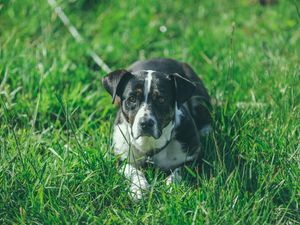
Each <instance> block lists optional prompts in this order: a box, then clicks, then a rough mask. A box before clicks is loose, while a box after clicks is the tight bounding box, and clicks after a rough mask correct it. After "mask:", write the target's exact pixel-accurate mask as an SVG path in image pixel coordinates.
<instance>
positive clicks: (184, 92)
mask: <svg viewBox="0 0 300 225" xmlns="http://www.w3.org/2000/svg"><path fill="white" fill-rule="evenodd" d="M102 83H103V86H104V88H105V89H106V90H107V91H108V93H109V94H110V95H111V96H112V102H113V103H115V104H117V105H118V106H119V111H118V113H117V117H116V120H115V124H114V132H113V148H114V153H115V155H117V156H118V157H119V159H120V160H121V161H124V162H125V164H124V167H122V172H123V173H124V175H125V177H126V178H128V179H129V180H130V182H131V186H130V193H131V195H132V197H133V198H134V199H141V198H142V197H143V193H144V192H145V191H147V189H148V188H149V184H148V182H147V180H146V178H145V175H144V174H143V172H142V170H141V169H142V168H143V167H144V166H145V165H149V164H150V165H153V166H154V167H157V168H160V169H161V170H163V171H166V172H170V175H169V176H168V177H167V179H166V182H167V184H171V183H172V182H175V181H179V180H180V179H181V176H180V168H181V167H182V166H183V165H184V164H186V163H191V162H192V163H193V162H194V163H197V162H198V159H199V157H200V156H201V145H200V138H201V136H202V135H205V134H207V133H209V132H210V130H211V129H212V128H211V127H212V126H211V123H212V117H211V113H210V111H211V110H210V108H211V103H210V96H209V95H208V92H207V90H206V88H205V87H204V85H203V82H202V81H201V79H200V78H199V77H198V76H197V74H196V73H195V72H194V70H193V69H192V68H191V67H190V66H189V65H188V64H186V63H182V62H178V61H176V60H173V59H167V58H158V59H151V60H145V61H137V62H135V63H133V64H132V65H131V66H129V67H128V69H120V70H116V71H114V72H111V73H109V74H108V75H106V76H105V77H104V78H103V79H102Z"/></svg>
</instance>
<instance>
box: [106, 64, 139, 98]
mask: <svg viewBox="0 0 300 225" xmlns="http://www.w3.org/2000/svg"><path fill="white" fill-rule="evenodd" d="M132 77H133V75H132V74H131V73H130V72H128V71H127V70H124V69H121V70H116V71H113V72H111V73H109V74H107V75H106V76H105V77H103V78H102V84H103V86H104V88H105V89H106V91H107V92H108V93H109V94H110V95H111V96H112V103H115V100H116V97H119V98H120V97H121V95H122V93H123V91H124V88H125V85H126V84H127V82H128V81H129V79H130V78H132Z"/></svg>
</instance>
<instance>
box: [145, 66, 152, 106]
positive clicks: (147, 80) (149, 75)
mask: <svg viewBox="0 0 300 225" xmlns="http://www.w3.org/2000/svg"><path fill="white" fill-rule="evenodd" d="M153 72H154V71H152V70H147V77H146V78H145V84H144V94H145V102H146V104H147V102H148V96H149V94H150V91H151V84H152V73H153Z"/></svg>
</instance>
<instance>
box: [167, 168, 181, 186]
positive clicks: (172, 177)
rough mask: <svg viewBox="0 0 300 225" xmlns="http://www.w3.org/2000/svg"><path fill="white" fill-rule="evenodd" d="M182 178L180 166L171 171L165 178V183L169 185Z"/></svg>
mask: <svg viewBox="0 0 300 225" xmlns="http://www.w3.org/2000/svg"><path fill="white" fill-rule="evenodd" d="M181 180H182V177H181V167H179V168H176V169H175V170H173V171H172V172H171V174H170V175H169V176H168V177H167V179H166V185H171V184H174V183H179V182H180V181H181Z"/></svg>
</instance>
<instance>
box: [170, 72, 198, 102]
mask: <svg viewBox="0 0 300 225" xmlns="http://www.w3.org/2000/svg"><path fill="white" fill-rule="evenodd" d="M170 78H171V80H172V81H173V84H174V89H175V96H176V101H177V103H178V105H181V104H183V103H184V102H185V101H187V100H188V99H189V98H190V97H191V96H192V95H193V93H194V91H195V89H196V86H195V84H194V83H193V82H192V81H190V80H188V79H187V78H185V77H182V76H181V75H179V74H178V73H173V74H171V75H170Z"/></svg>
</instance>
